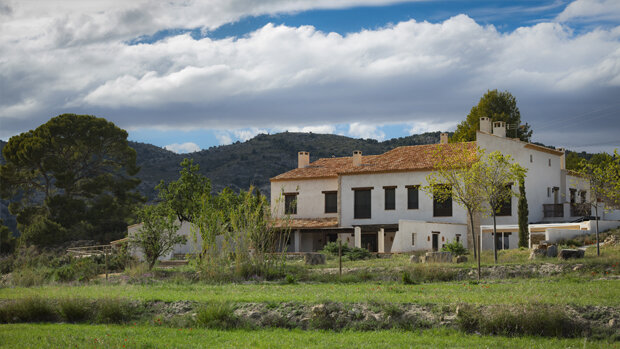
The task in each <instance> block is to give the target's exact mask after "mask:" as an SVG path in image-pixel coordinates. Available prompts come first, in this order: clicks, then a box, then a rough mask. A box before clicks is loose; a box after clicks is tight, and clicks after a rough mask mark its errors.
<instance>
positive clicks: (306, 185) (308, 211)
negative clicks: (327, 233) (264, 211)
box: [271, 178, 338, 218]
mask: <svg viewBox="0 0 620 349" xmlns="http://www.w3.org/2000/svg"><path fill="white" fill-rule="evenodd" d="M337 190H338V179H337V178H327V179H306V180H291V181H275V182H271V211H272V213H273V215H274V216H277V217H282V216H283V215H284V196H283V195H282V194H283V193H299V194H298V195H297V214H294V215H291V218H330V217H338V213H325V194H323V192H324V191H337Z"/></svg>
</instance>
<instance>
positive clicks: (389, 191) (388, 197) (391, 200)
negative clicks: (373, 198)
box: [383, 187, 396, 210]
mask: <svg viewBox="0 0 620 349" xmlns="http://www.w3.org/2000/svg"><path fill="white" fill-rule="evenodd" d="M383 189H384V190H385V209H386V210H395V209H396V187H383Z"/></svg>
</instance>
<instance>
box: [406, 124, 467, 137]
mask: <svg viewBox="0 0 620 349" xmlns="http://www.w3.org/2000/svg"><path fill="white" fill-rule="evenodd" d="M455 129H456V123H454V122H432V121H431V122H429V121H416V122H414V123H413V124H412V125H411V128H410V129H409V134H412V135H415V134H420V133H425V132H436V131H454V130H455Z"/></svg>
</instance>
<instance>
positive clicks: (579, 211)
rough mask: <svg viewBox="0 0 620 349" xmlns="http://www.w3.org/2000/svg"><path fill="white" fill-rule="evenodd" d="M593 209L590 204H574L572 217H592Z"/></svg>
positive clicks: (571, 208)
mask: <svg viewBox="0 0 620 349" xmlns="http://www.w3.org/2000/svg"><path fill="white" fill-rule="evenodd" d="M591 211H592V208H591V207H590V205H589V204H572V205H570V215H571V217H586V216H591V215H592V213H591Z"/></svg>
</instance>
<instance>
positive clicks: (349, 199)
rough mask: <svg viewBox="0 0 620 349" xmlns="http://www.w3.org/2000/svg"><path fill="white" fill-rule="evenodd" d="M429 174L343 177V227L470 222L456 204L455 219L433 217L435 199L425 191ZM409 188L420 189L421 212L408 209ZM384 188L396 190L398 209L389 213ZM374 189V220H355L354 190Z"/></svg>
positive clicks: (453, 216)
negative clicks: (418, 222)
mask: <svg viewBox="0 0 620 349" xmlns="http://www.w3.org/2000/svg"><path fill="white" fill-rule="evenodd" d="M428 173H429V172H428V171H412V172H395V173H375V174H363V175H346V176H342V177H341V193H340V203H341V210H342V214H341V218H340V225H341V226H343V227H351V226H354V225H366V224H396V223H397V222H398V221H399V220H401V219H404V220H417V221H432V222H442V223H464V222H466V218H467V214H466V211H465V210H464V209H463V208H462V207H461V206H459V205H458V204H456V203H454V202H453V203H452V216H451V217H433V199H432V197H431V196H429V195H428V194H427V193H426V192H424V191H423V190H422V189H421V187H422V186H424V185H426V184H427V182H426V176H427V175H428ZM408 185H419V186H420V189H419V193H418V209H416V210H409V209H407V188H406V187H405V186H408ZM384 186H396V208H395V209H394V210H385V190H384V189H383V187H384ZM361 187H373V188H374V189H373V190H371V194H370V195H371V218H369V219H355V218H354V215H353V214H354V212H353V208H354V207H353V206H354V195H355V194H354V190H353V188H361Z"/></svg>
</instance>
